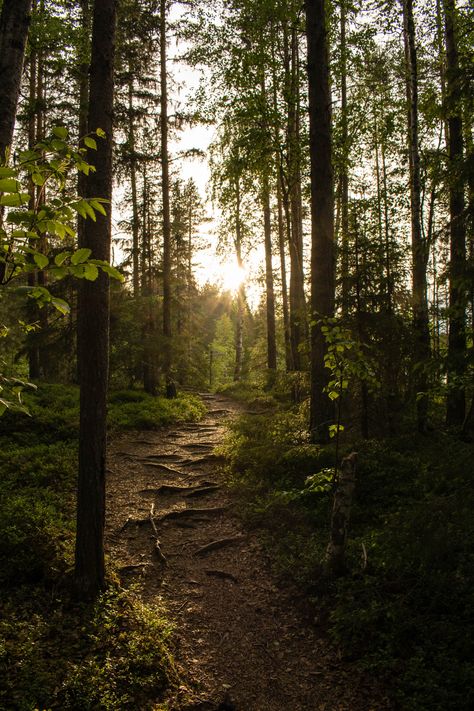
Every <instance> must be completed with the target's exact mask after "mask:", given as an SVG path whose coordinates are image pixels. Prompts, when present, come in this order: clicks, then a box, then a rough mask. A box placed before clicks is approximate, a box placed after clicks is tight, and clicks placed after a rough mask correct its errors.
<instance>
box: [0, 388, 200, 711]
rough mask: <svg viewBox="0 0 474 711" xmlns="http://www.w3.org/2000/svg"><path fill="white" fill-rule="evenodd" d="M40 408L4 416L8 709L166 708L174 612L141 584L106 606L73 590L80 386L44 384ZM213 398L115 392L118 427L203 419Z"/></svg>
mask: <svg viewBox="0 0 474 711" xmlns="http://www.w3.org/2000/svg"><path fill="white" fill-rule="evenodd" d="M26 400H27V405H28V408H29V411H30V413H31V417H28V416H25V415H24V414H21V413H6V414H5V415H4V416H3V417H2V418H1V421H0V424H1V435H0V446H1V452H2V456H1V459H0V590H1V592H0V608H1V615H0V620H1V621H0V709H5V710H8V711H10V710H11V709H18V710H19V711H27V710H28V711H30V710H32V709H76V710H78V709H80V710H81V711H87V710H88V709H91V710H92V709H94V710H95V709H101V710H102V709H104V710H105V711H109V710H110V711H115V710H116V711H119V710H120V711H121V710H122V709H136V708H140V709H144V710H145V709H156V708H158V704H161V706H160V708H162V709H165V708H166V703H165V701H164V698H165V696H166V691H167V689H168V688H169V687H170V686H173V685H174V684H176V682H177V674H176V670H175V667H174V663H173V659H172V654H171V651H170V650H171V645H170V633H171V629H170V625H169V623H168V622H167V620H166V614H165V612H164V611H163V610H162V609H160V608H159V607H156V606H150V605H145V604H143V602H142V601H141V600H140V595H139V593H138V591H136V590H129V591H123V590H119V589H118V587H117V585H116V583H114V580H113V571H110V574H111V579H110V587H109V590H108V591H107V592H106V593H105V594H104V595H103V596H102V597H101V598H100V599H99V600H98V601H97V602H96V604H95V605H94V606H90V605H89V606H87V605H82V606H81V605H77V604H76V603H74V601H73V599H72V598H71V595H70V589H69V588H70V586H69V583H70V580H71V574H72V568H73V545H74V517H75V485H76V471H77V436H78V424H79V394H78V389H77V388H75V387H73V386H63V385H41V386H40V387H39V388H38V390H37V391H35V392H34V393H32V394H28V395H27V397H26ZM204 411H205V407H204V405H203V404H202V403H201V402H200V401H199V400H198V399H197V398H196V397H193V396H190V395H182V396H180V397H179V398H177V399H176V400H173V401H168V400H166V399H164V398H153V397H151V396H149V395H146V394H145V393H142V392H139V391H116V392H112V393H111V395H110V400H109V428H110V431H111V433H112V435H113V434H114V433H117V432H120V431H121V430H130V429H132V430H133V429H136V430H138V429H150V428H153V429H156V428H159V427H163V426H166V425H169V424H171V423H174V422H182V421H186V420H197V419H199V418H200V417H201V416H202V415H203V413H204Z"/></svg>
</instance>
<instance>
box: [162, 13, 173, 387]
mask: <svg viewBox="0 0 474 711" xmlns="http://www.w3.org/2000/svg"><path fill="white" fill-rule="evenodd" d="M160 86H161V96H160V109H161V116H160V122H161V194H162V203H163V205H162V206H163V339H164V343H163V349H164V352H163V370H164V373H165V379H166V381H167V383H168V381H169V380H170V379H171V364H172V354H171V348H172V343H171V337H172V326H171V219H170V179H169V155H168V84H167V77H166V0H160Z"/></svg>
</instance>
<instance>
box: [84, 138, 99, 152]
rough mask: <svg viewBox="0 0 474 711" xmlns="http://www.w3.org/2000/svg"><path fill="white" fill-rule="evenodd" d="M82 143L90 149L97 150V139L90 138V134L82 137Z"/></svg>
mask: <svg viewBox="0 0 474 711" xmlns="http://www.w3.org/2000/svg"><path fill="white" fill-rule="evenodd" d="M84 143H85V144H86V146H87V147H88V148H92V150H94V151H96V150H97V141H96V140H95V139H94V138H91V137H90V136H86V137H85V138H84Z"/></svg>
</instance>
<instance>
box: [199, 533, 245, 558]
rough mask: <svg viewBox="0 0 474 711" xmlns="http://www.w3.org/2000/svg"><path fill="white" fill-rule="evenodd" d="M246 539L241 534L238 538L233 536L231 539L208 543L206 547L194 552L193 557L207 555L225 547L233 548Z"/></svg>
mask: <svg viewBox="0 0 474 711" xmlns="http://www.w3.org/2000/svg"><path fill="white" fill-rule="evenodd" d="M244 539H245V536H243V535H242V534H239V535H238V536H231V537H230V538H220V539H219V540H217V541H211V543H207V544H206V545H205V546H202V547H201V548H198V549H197V551H194V553H193V555H199V556H201V555H207V554H208V553H210V552H211V551H217V550H219V549H220V548H224V547H225V546H231V545H234V544H235V543H241V542H242V541H243V540H244Z"/></svg>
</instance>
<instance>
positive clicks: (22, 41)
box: [0, 0, 31, 163]
mask: <svg viewBox="0 0 474 711" xmlns="http://www.w3.org/2000/svg"><path fill="white" fill-rule="evenodd" d="M30 12H31V0H3V5H2V12H1V15H0V87H1V101H0V162H1V163H3V162H4V161H5V150H6V149H7V147H8V146H10V145H11V142H12V138H13V128H14V125H15V117H16V107H17V103H18V96H19V94H20V82H21V72H22V68H23V59H24V56H25V46H26V40H27V37H28V27H29V24H30Z"/></svg>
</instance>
